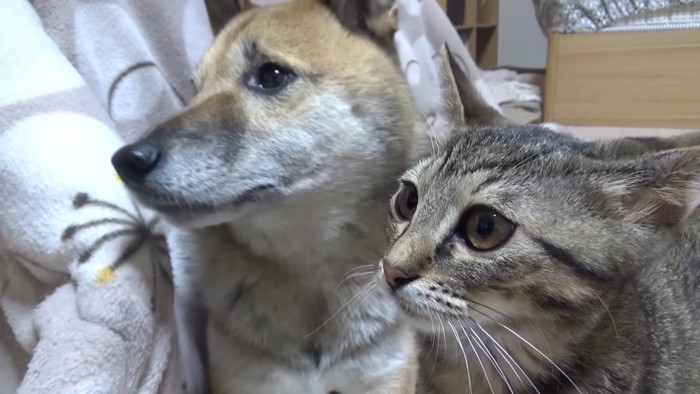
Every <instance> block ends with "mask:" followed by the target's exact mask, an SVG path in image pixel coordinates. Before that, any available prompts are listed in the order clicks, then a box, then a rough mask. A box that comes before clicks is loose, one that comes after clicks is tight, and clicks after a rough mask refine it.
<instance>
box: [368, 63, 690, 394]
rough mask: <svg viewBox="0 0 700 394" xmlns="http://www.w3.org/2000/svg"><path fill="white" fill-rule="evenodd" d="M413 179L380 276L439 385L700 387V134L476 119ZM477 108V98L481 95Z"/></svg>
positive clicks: (456, 107) (465, 87)
mask: <svg viewBox="0 0 700 394" xmlns="http://www.w3.org/2000/svg"><path fill="white" fill-rule="evenodd" d="M450 64H452V67H451V71H452V74H449V73H446V75H445V81H447V82H449V83H450V85H448V87H450V89H447V92H448V98H449V100H450V101H449V102H450V103H451V106H450V107H449V108H450V111H451V112H452V114H453V116H454V119H455V124H456V128H455V130H456V131H455V132H453V135H452V136H451V137H450V138H449V139H448V140H447V141H445V142H444V143H443V144H442V146H441V149H440V151H439V152H437V153H436V154H434V155H433V156H432V157H430V158H428V159H426V160H424V161H422V162H421V163H420V164H418V165H417V166H415V167H414V168H412V169H411V170H409V171H408V172H406V173H405V174H404V175H403V176H402V177H401V178H400V187H399V190H398V192H396V194H395V195H394V196H393V198H392V201H391V210H390V218H389V224H388V235H389V239H390V241H391V247H390V248H389V250H388V251H387V252H386V254H385V256H384V258H383V260H382V262H381V266H382V269H381V274H382V275H381V278H380V280H381V283H380V286H381V287H383V288H384V289H385V290H386V291H389V292H391V294H393V296H394V298H395V300H396V302H397V303H398V305H400V307H401V309H402V311H403V312H404V314H405V316H406V317H407V319H408V320H409V321H410V324H412V325H413V326H414V327H416V328H417V329H418V330H419V331H421V332H422V333H424V334H423V342H424V349H423V354H422V356H421V374H422V377H421V383H420V384H421V387H420V388H419V392H423V393H543V394H544V393H637V392H640V393H641V392H643V393H674V394H678V393H699V392H700V327H699V325H700V324H699V323H700V309H699V308H700V293H699V285H700V222H698V221H697V220H696V219H695V218H689V216H690V213H691V212H692V210H693V208H695V207H696V206H697V205H698V196H699V195H700V147H693V145H697V144H698V142H700V135H699V134H697V133H695V134H689V135H687V136H683V137H680V138H675V139H654V138H651V139H624V140H617V141H609V142H583V141H580V140H578V139H575V138H573V137H569V136H564V135H561V134H556V133H554V132H551V131H549V130H546V129H544V128H540V127H536V126H515V125H505V126H504V125H501V126H488V125H481V126H475V125H466V124H464V123H463V121H462V119H463V112H464V109H463V107H462V105H461V103H460V100H464V99H465V98H468V97H470V96H471V95H473V88H472V87H471V86H469V84H468V79H467V78H466V77H465V76H464V75H463V74H462V72H461V70H460V69H459V68H458V67H455V63H454V62H453V61H452V62H450ZM470 105H471V104H470Z"/></svg>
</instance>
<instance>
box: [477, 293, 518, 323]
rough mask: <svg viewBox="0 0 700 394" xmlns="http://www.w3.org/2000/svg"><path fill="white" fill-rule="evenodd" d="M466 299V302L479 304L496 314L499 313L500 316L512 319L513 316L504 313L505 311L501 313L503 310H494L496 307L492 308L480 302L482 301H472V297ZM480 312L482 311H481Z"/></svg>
mask: <svg viewBox="0 0 700 394" xmlns="http://www.w3.org/2000/svg"><path fill="white" fill-rule="evenodd" d="M466 300H467V302H469V303H472V304H474V305H478V306H480V307H482V308H486V309H488V310H490V311H491V312H493V313H497V314H499V315H501V316H503V317H507V318H508V319H511V320H512V319H513V318H512V317H510V316H509V315H507V314H505V313H503V312H501V311H499V310H496V309H494V308H491V307H490V306H488V305H485V304H482V303H480V302H476V301H474V300H472V299H469V298H466ZM482 313H483V312H482Z"/></svg>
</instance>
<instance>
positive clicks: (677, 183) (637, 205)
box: [603, 148, 700, 227]
mask: <svg viewBox="0 0 700 394" xmlns="http://www.w3.org/2000/svg"><path fill="white" fill-rule="evenodd" d="M609 170H610V171H608V173H609V174H615V175H612V176H613V178H616V179H607V181H606V182H604V186H603V189H604V190H605V191H606V192H607V193H609V194H610V195H612V196H613V200H614V201H615V203H616V205H617V206H618V208H619V209H620V210H621V212H622V214H623V216H624V217H625V218H626V219H628V220H630V221H633V222H638V223H644V224H647V225H651V226H655V227H672V226H675V225H677V224H679V223H680V222H682V221H683V220H685V219H686V218H688V217H689V216H691V215H693V214H694V211H695V210H696V208H697V207H698V204H699V203H700V149H698V148H687V149H674V150H668V151H663V152H657V153H653V154H650V155H646V156H643V157H640V158H637V159H635V160H634V161H630V162H626V163H621V164H620V166H618V167H614V168H610V169H609Z"/></svg>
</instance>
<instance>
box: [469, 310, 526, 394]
mask: <svg viewBox="0 0 700 394" xmlns="http://www.w3.org/2000/svg"><path fill="white" fill-rule="evenodd" d="M476 326H477V327H479V329H480V330H481V331H483V333H484V334H486V336H487V337H489V338H490V339H491V341H492V342H493V343H494V345H496V349H497V350H498V351H499V353H501V354H502V355H503V356H504V357H506V362H508V359H510V360H511V361H512V362H513V364H511V363H510V362H508V364H509V365H510V367H511V368H513V365H515V367H516V368H518V370H519V371H520V372H521V373H522V374H523V376H524V377H525V379H526V380H527V381H528V383H530V386H532V388H533V389H534V390H535V392H536V393H537V394H540V391H539V390H538V389H537V386H535V384H534V383H533V382H532V380H530V378H529V377H528V376H527V373H526V372H525V370H523V368H522V367H521V366H520V364H518V362H517V361H516V360H515V358H513V356H511V355H510V352H508V350H506V349H505V348H504V347H503V346H502V345H501V344H500V343H498V341H497V340H496V339H495V338H494V337H492V336H491V334H489V333H488V331H486V329H485V328H484V327H482V326H481V324H479V323H476ZM513 372H515V376H517V377H518V379H519V380H520V382H521V383H522V382H523V381H522V379H520V374H519V373H518V372H517V371H515V370H513Z"/></svg>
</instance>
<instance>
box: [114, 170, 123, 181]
mask: <svg viewBox="0 0 700 394" xmlns="http://www.w3.org/2000/svg"><path fill="white" fill-rule="evenodd" d="M114 179H116V180H117V182H121V181H122V178H120V177H119V174H117V173H116V172H115V173H114Z"/></svg>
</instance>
